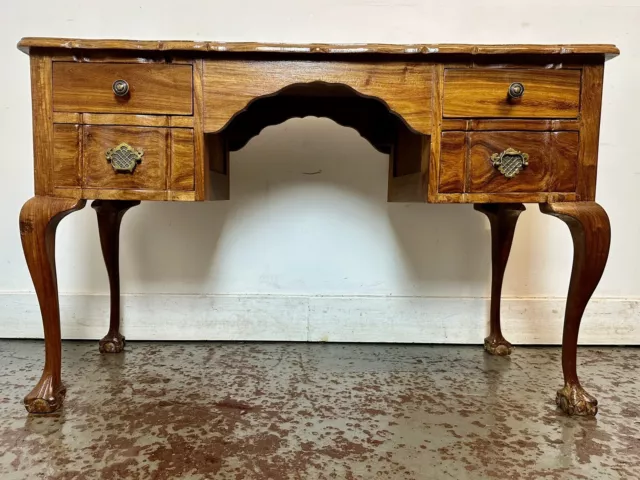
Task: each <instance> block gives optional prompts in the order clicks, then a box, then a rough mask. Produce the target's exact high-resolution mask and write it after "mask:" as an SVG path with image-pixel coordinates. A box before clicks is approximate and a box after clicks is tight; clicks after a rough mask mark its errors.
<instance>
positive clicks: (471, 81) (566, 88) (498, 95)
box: [443, 68, 581, 118]
mask: <svg viewBox="0 0 640 480" xmlns="http://www.w3.org/2000/svg"><path fill="white" fill-rule="evenodd" d="M514 83H520V84H522V85H523V86H524V92H523V94H522V96H521V97H519V98H512V97H510V96H509V87H510V86H511V85H512V84H514ZM580 83H581V70H544V69H538V70H524V69H497V68H451V69H446V70H445V77H444V107H443V108H444V110H443V112H444V113H443V115H444V116H445V117H450V118H461V117H467V118H577V117H578V112H579V110H580Z"/></svg>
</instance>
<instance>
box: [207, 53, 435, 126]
mask: <svg viewBox="0 0 640 480" xmlns="http://www.w3.org/2000/svg"><path fill="white" fill-rule="evenodd" d="M432 75H433V67H432V66H431V65H430V64H427V63H419V62H411V63H408V62H384V63H383V62H364V63H363V62H349V61H347V62H314V61H309V60H293V61H288V60H279V61H264V60H256V61H246V60H245V61H242V60H208V61H205V62H204V76H203V82H204V98H205V104H204V128H205V130H206V131H208V132H218V131H220V130H222V129H223V128H224V127H225V125H227V124H228V123H229V121H230V120H231V119H232V118H233V117H234V116H235V115H237V114H238V113H239V112H242V111H243V110H244V109H246V108H247V107H248V105H249V104H250V103H251V102H252V101H253V100H255V99H257V98H260V97H264V96H269V95H274V94H277V93H278V92H279V91H280V90H282V89H284V88H286V87H289V86H291V85H294V86H295V85H298V84H311V85H307V89H306V91H303V92H301V93H302V94H307V95H312V94H313V93H309V90H312V92H313V89H315V91H316V92H317V94H318V95H325V93H324V92H325V91H326V90H327V87H326V85H322V84H340V85H343V86H345V85H346V86H348V87H350V88H352V89H353V90H354V92H355V93H357V94H359V95H362V96H365V97H377V98H384V101H385V104H386V105H387V107H388V108H389V109H390V110H391V111H392V112H393V113H395V114H397V115H399V116H400V117H401V118H402V119H403V120H404V121H405V122H406V123H407V124H408V125H409V126H410V127H411V128H412V129H414V130H416V131H417V132H419V133H423V134H428V133H429V132H430V130H431V119H432V116H431V81H432ZM318 83H320V85H319V84H318Z"/></svg>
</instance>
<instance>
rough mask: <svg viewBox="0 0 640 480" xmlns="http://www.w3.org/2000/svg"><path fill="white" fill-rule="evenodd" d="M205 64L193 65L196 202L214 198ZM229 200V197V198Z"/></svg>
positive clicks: (200, 62) (198, 62) (196, 63)
mask: <svg viewBox="0 0 640 480" xmlns="http://www.w3.org/2000/svg"><path fill="white" fill-rule="evenodd" d="M203 77H204V62H203V61H202V59H197V60H195V61H194V63H193V117H194V129H193V145H194V155H195V179H194V181H195V191H196V200H201V201H202V200H209V199H211V197H212V190H211V188H210V183H211V181H210V178H209V176H210V174H209V172H210V167H209V162H210V158H209V155H208V152H207V143H206V139H205V134H204V84H203V81H204V79H203ZM227 191H228V189H227ZM227 198H228V197H227Z"/></svg>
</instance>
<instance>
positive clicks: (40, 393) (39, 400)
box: [24, 377, 67, 414]
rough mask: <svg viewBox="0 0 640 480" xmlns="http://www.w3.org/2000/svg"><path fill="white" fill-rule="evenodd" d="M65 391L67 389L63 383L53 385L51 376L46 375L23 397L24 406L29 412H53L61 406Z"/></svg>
mask: <svg viewBox="0 0 640 480" xmlns="http://www.w3.org/2000/svg"><path fill="white" fill-rule="evenodd" d="M66 393H67V389H66V388H65V386H64V385H62V384H60V385H58V386H57V387H54V386H53V380H52V378H51V377H47V378H45V379H43V380H41V381H40V383H38V385H37V386H36V388H34V389H33V390H32V391H31V393H30V394H29V395H27V396H26V397H24V406H25V408H26V409H27V412H29V413H35V414H44V413H53V412H55V411H57V410H59V409H60V408H62V404H63V403H64V396H65V394H66Z"/></svg>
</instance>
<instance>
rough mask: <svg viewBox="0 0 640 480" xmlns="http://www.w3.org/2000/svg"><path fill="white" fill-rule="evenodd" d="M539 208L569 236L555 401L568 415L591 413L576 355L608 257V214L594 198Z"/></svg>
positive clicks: (592, 407)
mask: <svg viewBox="0 0 640 480" xmlns="http://www.w3.org/2000/svg"><path fill="white" fill-rule="evenodd" d="M540 211H541V212H542V213H546V214H547V215H553V216H554V217H558V218H559V219H560V220H562V221H563V222H565V223H566V224H567V226H568V227H569V231H570V232H571V237H572V238H573V269H572V270H571V281H570V283H569V294H568V296H567V307H566V310H565V313H564V332H563V334H562V371H563V373H564V383H565V385H564V387H563V388H562V389H560V390H558V393H557V396H556V403H557V404H558V406H559V407H560V408H562V410H564V411H565V412H567V413H568V414H570V415H595V414H596V413H597V412H598V401H597V400H596V399H595V398H594V397H592V396H591V395H589V394H588V393H587V392H586V391H585V390H584V389H583V388H582V386H581V385H580V380H578V373H577V370H576V356H577V346H578V333H579V331H580V321H581V320H582V314H583V313H584V310H585V308H586V307H587V303H589V299H590V298H591V295H592V294H593V292H594V290H595V289H596V287H597V286H598V283H599V282H600V278H601V277H602V272H604V267H605V265H606V264H607V258H608V257H609V245H610V244H611V226H610V225H609V217H608V216H607V213H606V212H605V211H604V209H603V208H602V207H601V206H600V205H598V204H597V203H595V202H576V203H550V204H549V203H547V204H541V205H540Z"/></svg>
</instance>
